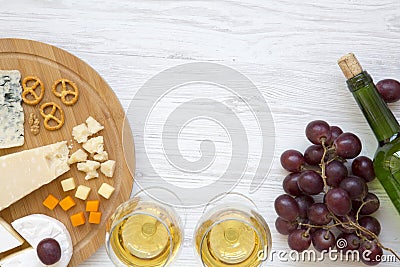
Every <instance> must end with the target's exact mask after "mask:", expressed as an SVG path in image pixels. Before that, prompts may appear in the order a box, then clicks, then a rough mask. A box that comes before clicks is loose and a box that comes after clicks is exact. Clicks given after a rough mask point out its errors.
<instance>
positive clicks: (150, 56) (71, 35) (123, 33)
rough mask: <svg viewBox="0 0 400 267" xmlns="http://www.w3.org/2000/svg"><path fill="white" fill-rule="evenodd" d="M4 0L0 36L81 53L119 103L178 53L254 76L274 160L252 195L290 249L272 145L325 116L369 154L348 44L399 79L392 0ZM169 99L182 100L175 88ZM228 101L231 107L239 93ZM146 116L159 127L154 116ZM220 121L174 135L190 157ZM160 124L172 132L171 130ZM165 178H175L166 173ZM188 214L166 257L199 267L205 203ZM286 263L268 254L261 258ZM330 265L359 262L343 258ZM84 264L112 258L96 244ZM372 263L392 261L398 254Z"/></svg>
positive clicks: (280, 145)
mask: <svg viewBox="0 0 400 267" xmlns="http://www.w3.org/2000/svg"><path fill="white" fill-rule="evenodd" d="M1 3H2V4H4V6H5V7H7V8H6V10H7V12H3V13H2V16H1V17H0V23H1V25H2V32H1V37H19V38H29V39H35V40H39V41H42V42H47V43H50V44H53V45H56V46H58V47H60V48H63V49H66V50H67V51H69V52H71V53H73V54H74V55H76V56H78V57H80V58H82V59H83V60H85V61H86V62H88V63H89V64H90V65H91V66H92V67H93V68H94V69H96V70H97V71H98V72H99V73H100V75H101V76H102V77H103V78H104V79H105V80H106V81H107V82H108V83H109V84H110V86H111V88H113V90H114V91H115V93H116V94H117V96H118V97H119V99H120V101H121V103H122V105H123V106H124V108H125V109H128V106H129V103H130V101H131V100H132V99H133V97H134V95H135V93H136V92H137V91H138V90H139V88H140V87H141V86H142V85H143V84H144V83H145V82H146V81H147V80H148V79H150V78H151V77H153V76H154V75H156V74H157V73H159V72H160V71H162V70H165V69H167V68H170V67H173V66H176V65H179V64H182V63H188V62H197V61H202V62H217V63H220V64H223V65H226V66H229V67H232V68H234V69H236V70H237V71H239V72H241V73H242V74H244V75H246V76H247V77H248V78H249V79H251V80H252V81H253V82H254V84H255V85H256V86H257V87H258V89H259V90H260V91H261V93H262V95H263V96H264V98H265V99H266V100H267V101H268V103H269V106H270V109H271V111H272V114H273V118H274V121H275V131H276V139H275V146H276V149H275V153H274V155H275V156H274V162H273V165H272V168H271V171H270V174H269V177H268V179H267V181H266V182H265V183H264V185H263V186H262V187H261V188H260V189H259V190H258V191H257V192H256V193H254V194H252V195H251V197H252V198H253V199H254V201H255V202H256V204H257V205H258V207H259V209H260V211H261V214H262V215H263V216H264V217H265V218H266V220H267V222H268V223H269V225H270V226H271V231H272V238H273V246H274V249H276V250H281V249H287V245H286V239H285V237H283V236H280V235H279V234H277V232H276V230H275V229H274V227H273V223H274V220H275V217H276V215H275V212H274V211H273V206H272V203H273V200H274V199H275V197H276V196H277V195H279V194H280V193H282V192H283V190H282V188H281V182H282V179H283V177H284V176H285V175H286V172H285V171H283V170H282V169H281V167H280V164H279V155H280V154H281V153H282V151H284V150H285V149H288V148H296V149H300V150H304V149H305V148H306V147H307V145H308V143H307V141H306V140H305V137H304V127H305V125H306V124H307V122H309V121H311V120H313V119H325V120H327V121H328V122H329V123H331V124H335V125H339V126H341V127H342V128H343V129H344V130H346V131H353V132H355V133H357V134H358V135H359V136H360V138H361V139H362V141H363V144H364V147H363V151H362V154H364V155H368V156H370V157H371V156H372V155H373V153H374V151H375V149H376V141H375V139H374V137H373V135H372V133H371V130H370V129H369V127H368V125H367V123H366V121H365V119H364V118H363V116H362V114H361V112H360V111H359V109H358V107H357V106H356V104H355V102H354V100H353V99H352V97H351V95H350V93H349V92H348V90H347V88H346V85H345V81H344V78H343V76H342V74H341V72H340V70H339V68H338V66H337V64H336V60H337V58H339V57H340V56H341V55H343V54H345V53H347V52H350V51H352V52H354V53H355V54H356V55H357V56H358V58H359V59H360V61H361V63H362V64H363V66H364V67H365V68H366V69H368V71H369V72H370V73H371V74H372V75H373V76H374V78H375V80H376V81H377V80H379V79H382V78H388V77H392V78H397V79H400V65H399V55H400V46H399V41H398V40H400V39H399V38H400V15H399V14H400V2H399V1H398V0H383V1H375V0H365V1H360V0H353V1H345V0H305V1H287V0H268V1H260V0H248V1H239V0H229V1H228V0H222V1H196V0H188V1H127V0H126V1H105V0H99V1H77V0H74V1H44V0H42V1H39V0H36V1H28V0H16V1H11V2H10V1H5V0H4V1H1ZM176 101H177V102H179V101H183V97H182V98H178V99H176ZM231 103H232V105H231V107H232V108H235V103H234V102H231ZM144 104H146V103H145V102H143V105H144ZM171 106H172V104H171ZM390 107H391V109H392V110H393V112H394V114H395V115H396V116H399V115H400V103H395V104H391V105H390ZM399 118H400V117H399ZM150 126H151V127H154V128H157V127H160V125H159V123H157V122H156V121H155V122H154V124H153V125H150ZM217 130H218V129H217V128H216V126H215V125H214V124H207V125H203V126H202V127H200V126H197V127H194V126H193V127H191V128H189V129H188V130H187V132H186V133H185V135H186V136H185V138H186V139H187V140H189V141H190V142H182V146H181V151H182V153H184V154H185V155H188V156H189V157H190V156H192V155H198V153H199V147H198V142H197V141H196V140H197V139H196V138H193V137H197V138H198V139H201V136H200V135H201V134H204V133H209V132H213V131H217ZM249 130H250V131H251V130H254V129H249ZM133 132H134V136H138V135H139V134H140V133H138V132H135V129H133ZM165 134H166V136H167V137H168V134H169V133H168V132H167V133H165ZM148 138H149V139H148V141H149V142H150V143H149V145H150V146H151V145H155V144H157V142H158V139H157V138H156V135H149V136H148ZM171 138H172V136H171ZM185 138H184V140H185ZM228 142H229V140H225V141H223V142H222V143H223V144H225V143H228ZM136 149H137V154H136V155H137V160H138V161H137V173H136V176H137V177H138V179H140V178H141V179H150V178H151V177H150V178H149V177H148V176H147V175H148V174H149V173H150V170H149V169H147V167H144V166H143V167H142V166H141V159H143V158H144V157H146V156H147V155H146V150H145V147H143V146H137V147H136ZM148 156H149V157H154V158H157V157H158V155H155V154H152V155H148ZM217 156H218V158H219V157H220V159H218V160H216V161H215V164H217V165H216V169H217V170H218V169H219V170H220V171H223V170H224V167H225V164H226V158H227V157H229V155H227V153H224V152H223V151H222V152H220V153H219V154H218V155H217ZM219 175H220V173H218V171H216V172H215V175H209V176H207V177H205V178H204V177H203V178H201V179H203V180H204V183H207V182H209V181H211V180H215V179H217V178H218V177H219ZM171 182H176V180H174V179H173V177H171ZM178 182H181V183H182V181H178ZM182 185H185V186H188V187H190V186H192V187H196V186H198V185H199V182H198V179H187V180H185V181H184V182H183V184H182ZM370 187H371V191H372V192H376V193H378V195H379V197H380V199H381V202H382V207H381V209H380V211H379V212H378V213H377V214H376V216H377V217H378V218H379V219H380V221H381V222H382V226H383V227H382V234H381V239H382V241H383V242H384V243H385V244H386V245H387V246H390V247H392V248H394V249H395V250H397V251H400V234H399V232H398V229H399V228H400V220H399V216H398V215H395V210H394V208H393V206H392V205H391V204H390V202H389V200H388V197H387V196H386V195H385V193H384V191H383V189H382V187H381V186H380V185H379V184H378V183H377V182H376V181H375V182H373V183H372V185H371V186H370ZM248 189H249V181H242V182H241V183H240V184H238V185H237V187H236V189H235V190H236V191H240V192H244V193H248ZM186 214H187V221H186V232H185V236H186V242H185V244H184V248H183V251H182V253H181V255H180V256H179V259H178V261H177V262H176V263H175V265H174V266H185V267H192V266H200V265H199V263H198V262H197V261H196V257H195V254H194V250H193V248H192V246H191V237H192V235H193V229H194V227H195V225H196V222H197V221H198V219H199V218H200V215H201V209H190V210H187V211H186ZM327 263H328V264H332V263H331V262H329V261H328V262H327ZM288 264H289V263H285V262H279V261H274V262H272V263H268V264H267V265H268V266H286V265H288ZM319 264H320V263H309V262H307V263H304V262H296V263H292V265H294V266H318V265H319ZM397 264H398V263H397ZM335 265H337V266H360V264H359V263H347V262H336V263H335ZM82 266H112V265H111V263H110V261H109V260H108V258H107V256H106V254H105V250H104V248H101V249H100V250H99V251H98V252H97V253H96V254H94V255H93V256H92V257H91V258H90V259H89V260H87V261H86V262H85V263H83V264H82ZM380 266H396V263H384V264H381V265H380Z"/></svg>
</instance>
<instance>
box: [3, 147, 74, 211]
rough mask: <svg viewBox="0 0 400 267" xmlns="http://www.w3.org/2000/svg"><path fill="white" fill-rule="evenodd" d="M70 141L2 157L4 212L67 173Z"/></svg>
mask: <svg viewBox="0 0 400 267" xmlns="http://www.w3.org/2000/svg"><path fill="white" fill-rule="evenodd" d="M68 153H69V150H68V146H67V141H63V142H58V143H55V144H51V145H47V146H42V147H38V148H33V149H30V150H24V151H21V152H18V153H14V154H8V155H5V156H2V157H0V170H1V173H2V174H1V179H0V188H1V189H2V191H1V194H0V210H2V209H4V208H7V207H8V206H10V205H11V204H12V203H14V202H16V201H18V200H20V199H21V198H23V197H25V196H26V195H28V194H29V193H31V192H33V191H34V190H36V189H38V188H40V187H41V186H43V185H45V184H48V183H50V182H51V181H53V180H54V179H56V178H57V177H59V176H60V175H61V174H63V173H65V172H67V171H68V170H69V169H70V168H69V165H68Z"/></svg>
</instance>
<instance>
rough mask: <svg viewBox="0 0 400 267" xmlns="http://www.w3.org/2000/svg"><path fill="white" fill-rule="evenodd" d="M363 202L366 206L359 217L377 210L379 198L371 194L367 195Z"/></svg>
mask: <svg viewBox="0 0 400 267" xmlns="http://www.w3.org/2000/svg"><path fill="white" fill-rule="evenodd" d="M363 202H366V204H365V205H364V206H363V207H362V208H361V210H360V214H361V215H370V214H372V213H374V212H375V211H377V210H378V209H379V206H380V201H379V198H378V197H377V196H376V195H375V194H373V193H368V194H367V196H366V197H365V198H364V200H363ZM360 205H361V203H360Z"/></svg>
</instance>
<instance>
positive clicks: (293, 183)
mask: <svg viewBox="0 0 400 267" xmlns="http://www.w3.org/2000/svg"><path fill="white" fill-rule="evenodd" d="M299 176H300V173H299V172H293V173H290V174H288V175H286V177H285V179H283V184H282V185H283V190H285V192H286V193H288V194H289V195H292V196H300V195H301V194H302V192H301V190H300V188H299V186H298V185H297V180H298V179H299Z"/></svg>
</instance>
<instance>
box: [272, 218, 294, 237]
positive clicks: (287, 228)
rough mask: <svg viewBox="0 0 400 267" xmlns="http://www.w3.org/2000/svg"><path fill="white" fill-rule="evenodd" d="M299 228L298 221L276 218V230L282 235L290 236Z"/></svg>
mask: <svg viewBox="0 0 400 267" xmlns="http://www.w3.org/2000/svg"><path fill="white" fill-rule="evenodd" d="M297 226H298V224H297V222H296V221H294V222H289V221H286V220H284V219H282V218H281V217H278V218H276V221H275V228H276V230H277V231H278V232H279V233H280V234H282V235H288V234H290V233H291V232H293V231H294V230H296V229H297Z"/></svg>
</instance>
